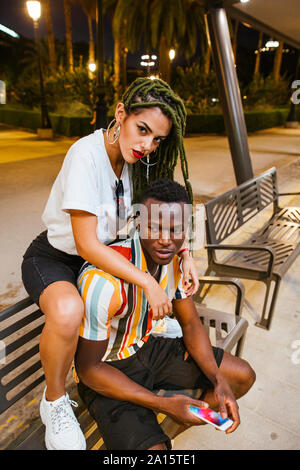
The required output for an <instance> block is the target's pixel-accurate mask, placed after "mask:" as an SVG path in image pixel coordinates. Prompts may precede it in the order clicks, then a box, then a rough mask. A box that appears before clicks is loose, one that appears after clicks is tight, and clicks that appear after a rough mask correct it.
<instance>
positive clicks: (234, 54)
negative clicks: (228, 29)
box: [232, 20, 239, 62]
mask: <svg viewBox="0 0 300 470" xmlns="http://www.w3.org/2000/svg"><path fill="white" fill-rule="evenodd" d="M238 29H239V22H238V20H235V22H234V30H233V41H232V52H233V57H234V60H235V62H236V49H237V34H238Z"/></svg>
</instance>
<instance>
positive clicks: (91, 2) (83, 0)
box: [78, 0, 97, 63]
mask: <svg viewBox="0 0 300 470" xmlns="http://www.w3.org/2000/svg"><path fill="white" fill-rule="evenodd" d="M78 1H79V3H80V5H81V7H82V9H83V11H84V13H85V14H86V16H87V19H88V28H89V63H94V62H95V44H94V37H93V20H94V19H96V8H97V0H78Z"/></svg>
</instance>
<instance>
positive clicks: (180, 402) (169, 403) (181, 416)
mask: <svg viewBox="0 0 300 470" xmlns="http://www.w3.org/2000/svg"><path fill="white" fill-rule="evenodd" d="M160 400H161V406H160V408H159V409H160V412H162V413H164V414H166V415H168V416H170V417H171V418H173V419H174V421H176V422H177V423H179V424H183V425H185V426H193V425H197V424H199V421H200V419H199V418H197V416H195V415H194V414H193V413H192V412H191V411H190V410H189V406H190V405H192V406H197V407H198V408H208V404H207V403H206V402H204V401H201V400H195V399H194V398H190V397H187V396H185V395H173V396H171V397H160Z"/></svg>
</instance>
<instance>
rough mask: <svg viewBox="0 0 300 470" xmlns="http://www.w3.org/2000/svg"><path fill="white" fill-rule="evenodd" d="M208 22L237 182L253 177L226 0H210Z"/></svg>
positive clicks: (208, 3) (207, 5)
mask: <svg viewBox="0 0 300 470" xmlns="http://www.w3.org/2000/svg"><path fill="white" fill-rule="evenodd" d="M206 7H207V12H206V17H207V25H208V32H209V37H210V42H211V48H212V56H213V60H214V65H215V70H216V75H217V80H218V85H219V92H220V101H221V105H222V109H223V116H224V121H225V128H226V131H227V136H228V140H229V145H230V150H231V158H232V162H233V167H234V172H235V178H236V182H237V184H241V183H243V182H244V181H247V180H248V179H250V178H253V169H252V163H251V159H250V153H249V146H248V136H247V129H246V123H245V117H244V113H243V106H242V100H241V94H240V89H239V84H238V79H237V74H236V69H235V64H234V58H233V51H232V46H231V40H230V34H229V28H228V22H227V17H226V12H225V9H224V8H223V1H218V0H217V1H216V0H207V4H206Z"/></svg>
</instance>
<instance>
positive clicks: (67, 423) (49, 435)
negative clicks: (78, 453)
mask: <svg viewBox="0 0 300 470" xmlns="http://www.w3.org/2000/svg"><path fill="white" fill-rule="evenodd" d="M45 392H46V389H45V390H44V393H43V398H42V401H41V404H40V415H41V418H42V421H43V423H44V425H45V426H46V435H45V443H46V448H47V449H48V450H85V449H86V442H85V438H84V435H83V432H82V431H81V429H80V425H79V423H78V421H77V419H76V416H75V415H74V412H73V410H72V407H71V405H73V406H75V407H77V406H78V405H77V403H76V401H73V400H70V398H69V395H68V394H67V393H66V394H65V395H63V396H62V397H60V398H58V399H57V400H55V401H47V400H46V397H45Z"/></svg>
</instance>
